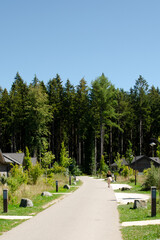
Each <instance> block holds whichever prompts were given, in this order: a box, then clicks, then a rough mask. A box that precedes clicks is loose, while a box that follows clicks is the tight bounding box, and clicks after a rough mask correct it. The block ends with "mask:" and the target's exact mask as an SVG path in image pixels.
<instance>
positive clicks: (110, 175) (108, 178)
mask: <svg viewBox="0 0 160 240" xmlns="http://www.w3.org/2000/svg"><path fill="white" fill-rule="evenodd" d="M111 182H112V174H111V171H108V172H107V183H108V187H109V188H110V184H111Z"/></svg>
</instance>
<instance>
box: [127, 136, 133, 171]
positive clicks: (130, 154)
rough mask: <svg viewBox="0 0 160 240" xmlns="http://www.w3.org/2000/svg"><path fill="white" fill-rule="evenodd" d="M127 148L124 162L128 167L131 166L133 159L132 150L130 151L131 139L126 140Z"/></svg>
mask: <svg viewBox="0 0 160 240" xmlns="http://www.w3.org/2000/svg"><path fill="white" fill-rule="evenodd" d="M128 145H129V146H128V149H127V151H126V162H127V163H128V165H129V167H130V166H131V163H132V161H133V152H132V143H131V141H128Z"/></svg>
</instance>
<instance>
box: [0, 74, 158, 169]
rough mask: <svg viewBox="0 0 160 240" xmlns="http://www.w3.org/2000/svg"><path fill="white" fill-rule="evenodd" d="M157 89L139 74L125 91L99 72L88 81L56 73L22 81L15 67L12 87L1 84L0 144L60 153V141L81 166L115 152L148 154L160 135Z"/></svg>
mask: <svg viewBox="0 0 160 240" xmlns="http://www.w3.org/2000/svg"><path fill="white" fill-rule="evenodd" d="M159 106H160V90H159V88H155V87H154V86H152V87H151V88H149V86H148V83H147V81H146V80H145V79H144V78H143V77H142V76H139V77H138V78H137V80H136V81H135V85H134V87H133V88H131V89H130V91H129V92H125V91H124V90H123V89H116V88H115V87H114V86H113V84H112V83H111V82H110V81H108V79H107V77H105V75H104V74H102V75H101V76H100V77H98V78H97V79H95V80H94V81H92V83H91V87H90V88H89V87H88V86H87V83H86V81H85V79H81V80H80V82H79V85H78V86H73V85H72V84H71V82H70V81H69V80H67V81H66V83H63V82H62V80H61V78H60V76H59V75H58V74H57V75H56V77H55V78H53V79H50V80H49V81H48V83H47V84H46V85H45V84H44V82H43V81H39V80H38V79H37V77H36V76H35V77H34V79H33V81H32V82H31V83H30V85H27V84H26V83H25V82H24V80H23V79H22V77H21V76H20V75H19V73H17V74H16V77H15V80H14V82H13V84H12V86H11V90H10V91H9V92H8V91H7V89H2V88H0V149H1V150H2V152H18V151H19V150H21V151H25V149H26V146H27V147H28V149H29V151H30V153H31V155H32V156H37V158H38V159H39V160H40V159H41V154H42V153H43V152H44V151H46V149H47V150H48V151H52V153H53V154H54V155H55V159H54V161H58V162H59V159H60V151H61V145H62V143H64V145H65V147H66V149H67V150H68V153H69V156H70V157H71V158H72V159H75V161H76V162H77V164H78V165H79V166H81V168H82V170H83V171H84V172H86V173H90V172H91V171H92V170H93V168H94V169H96V168H98V165H99V162H100V159H101V157H102V155H103V156H104V158H105V162H106V163H107V164H111V163H112V162H113V161H114V158H115V156H116V155H117V152H118V153H119V154H120V155H121V156H123V155H124V156H125V153H126V150H127V149H128V147H129V144H130V142H131V143H132V150H133V153H134V154H136V155H142V154H145V155H148V156H151V153H152V149H151V147H150V145H149V143H150V139H151V138H156V139H158V136H160V107H159Z"/></svg>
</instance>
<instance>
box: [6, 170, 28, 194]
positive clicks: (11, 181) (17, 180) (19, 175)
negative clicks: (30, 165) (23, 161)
mask: <svg viewBox="0 0 160 240" xmlns="http://www.w3.org/2000/svg"><path fill="white" fill-rule="evenodd" d="M27 181H28V173H27V172H24V171H23V168H22V167H21V166H20V167H19V166H18V165H15V166H13V167H12V169H11V171H10V176H9V177H8V178H7V184H8V185H9V187H10V190H11V192H12V193H13V192H15V191H16V190H17V189H18V188H19V187H20V186H21V185H22V184H23V183H27Z"/></svg>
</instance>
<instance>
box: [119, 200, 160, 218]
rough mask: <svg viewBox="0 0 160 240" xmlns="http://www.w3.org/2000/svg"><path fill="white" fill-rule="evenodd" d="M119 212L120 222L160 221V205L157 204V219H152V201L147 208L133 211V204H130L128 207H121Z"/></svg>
mask: <svg viewBox="0 0 160 240" xmlns="http://www.w3.org/2000/svg"><path fill="white" fill-rule="evenodd" d="M118 210H119V215H120V222H129V221H143V220H153V219H160V209H159V203H157V215H156V216H155V217H151V202H150V201H149V202H148V204H147V208H139V209H133V203H129V204H127V205H119V206H118Z"/></svg>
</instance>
